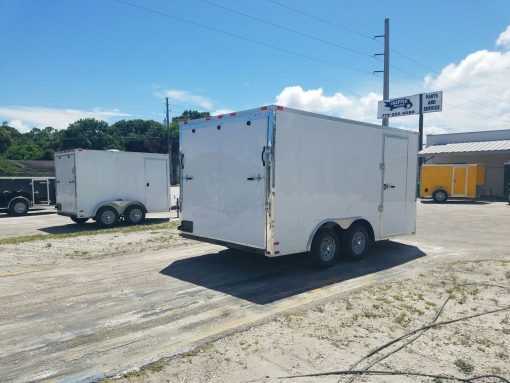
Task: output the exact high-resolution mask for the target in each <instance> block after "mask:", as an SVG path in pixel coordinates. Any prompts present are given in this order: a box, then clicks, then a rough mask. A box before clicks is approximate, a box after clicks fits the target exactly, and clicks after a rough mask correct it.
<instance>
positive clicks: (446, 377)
mask: <svg viewBox="0 0 510 383" xmlns="http://www.w3.org/2000/svg"><path fill="white" fill-rule="evenodd" d="M332 375H357V376H361V375H381V376H384V375H386V376H388V375H390V376H417V377H423V378H436V379H444V380H453V381H458V382H466V383H471V382H473V381H475V380H481V379H489V378H495V379H499V380H500V381H501V382H504V383H510V381H509V380H508V379H506V378H505V377H503V376H499V375H495V374H487V375H477V376H473V377H471V378H461V377H458V376H453V375H441V374H426V373H422V372H414V371H398V370H395V371H384V370H382V371H363V370H359V371H356V370H343V371H342V370H341V371H330V372H319V373H316V374H303V375H291V376H279V377H278V379H296V378H317V377H321V376H332Z"/></svg>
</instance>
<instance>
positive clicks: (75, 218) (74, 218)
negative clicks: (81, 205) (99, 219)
mask: <svg viewBox="0 0 510 383" xmlns="http://www.w3.org/2000/svg"><path fill="white" fill-rule="evenodd" d="M71 220H72V221H73V222H76V223H77V224H79V225H82V224H84V223H85V222H87V221H88V220H89V219H88V218H78V217H71Z"/></svg>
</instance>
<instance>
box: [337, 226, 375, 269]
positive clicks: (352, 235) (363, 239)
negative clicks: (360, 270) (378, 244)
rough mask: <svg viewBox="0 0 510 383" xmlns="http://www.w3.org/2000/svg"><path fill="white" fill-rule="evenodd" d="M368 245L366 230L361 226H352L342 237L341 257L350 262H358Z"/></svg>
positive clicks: (365, 252)
mask: <svg viewBox="0 0 510 383" xmlns="http://www.w3.org/2000/svg"><path fill="white" fill-rule="evenodd" d="M369 245H370V237H369V235H368V232H367V229H365V226H363V225H361V224H357V223H355V224H353V225H351V227H349V229H347V231H345V232H344V234H343V236H342V248H343V249H342V250H343V251H342V255H343V256H345V258H347V259H349V260H351V261H359V260H361V259H363V258H364V257H365V255H366V254H367V252H368V247H369Z"/></svg>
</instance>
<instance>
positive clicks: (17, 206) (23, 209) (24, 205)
mask: <svg viewBox="0 0 510 383" xmlns="http://www.w3.org/2000/svg"><path fill="white" fill-rule="evenodd" d="M29 208H30V206H29V205H28V202H27V201H25V200H24V199H21V198H17V199H15V200H14V201H12V202H11V203H10V204H9V214H11V215H14V216H18V217H19V216H22V215H27V214H28V209H29Z"/></svg>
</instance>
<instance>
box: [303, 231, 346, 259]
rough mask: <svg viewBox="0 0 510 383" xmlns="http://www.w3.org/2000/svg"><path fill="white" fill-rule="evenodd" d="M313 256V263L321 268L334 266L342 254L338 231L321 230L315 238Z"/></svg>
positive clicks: (312, 249)
mask: <svg viewBox="0 0 510 383" xmlns="http://www.w3.org/2000/svg"><path fill="white" fill-rule="evenodd" d="M310 253H311V256H312V259H313V262H314V263H315V264H316V265H317V266H319V267H324V268H325V267H330V266H331V265H333V264H334V263H335V262H336V260H337V258H338V254H339V253H340V238H338V234H337V233H336V231H334V230H331V229H321V230H319V231H317V233H315V236H314V237H313V242H312V247H311V252H310Z"/></svg>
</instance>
